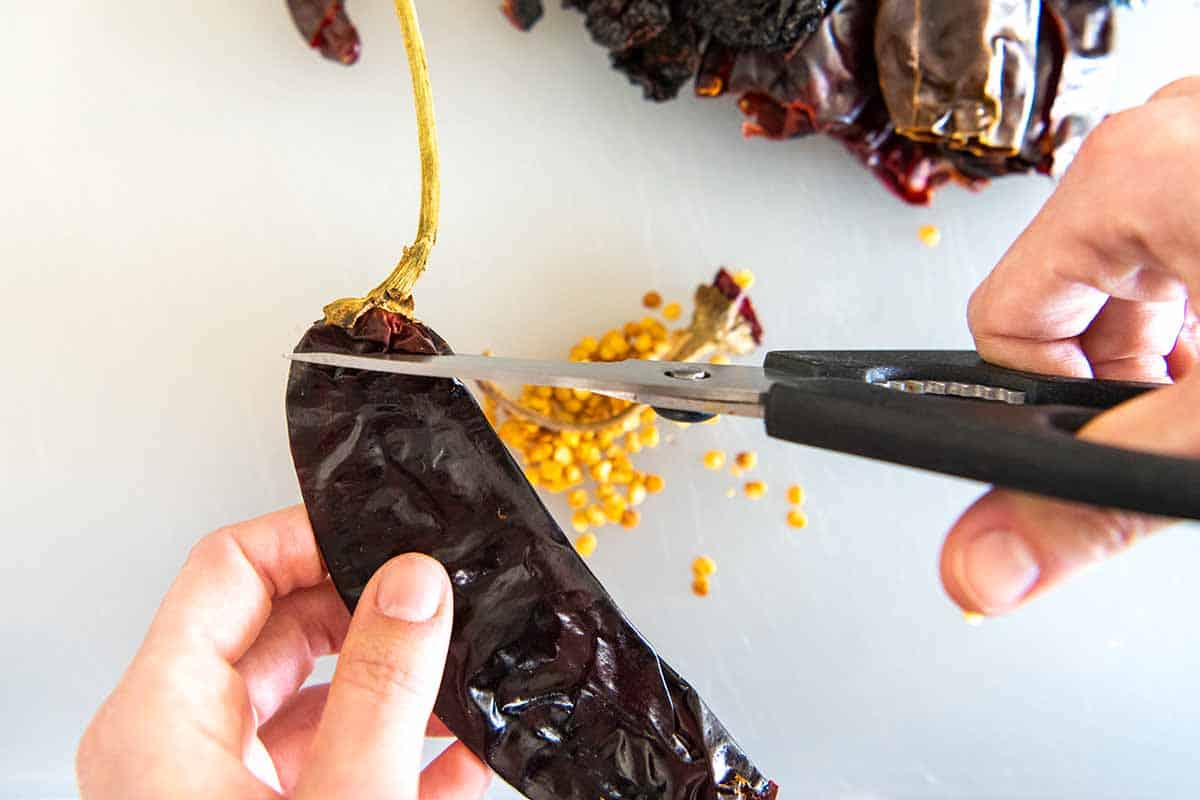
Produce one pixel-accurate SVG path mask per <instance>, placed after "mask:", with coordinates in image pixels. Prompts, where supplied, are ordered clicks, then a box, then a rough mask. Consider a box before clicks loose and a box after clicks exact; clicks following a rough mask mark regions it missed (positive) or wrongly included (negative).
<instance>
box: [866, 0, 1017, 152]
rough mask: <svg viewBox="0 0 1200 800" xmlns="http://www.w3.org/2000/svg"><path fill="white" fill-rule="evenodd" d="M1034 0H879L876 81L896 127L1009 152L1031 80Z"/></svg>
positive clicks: (975, 148)
mask: <svg viewBox="0 0 1200 800" xmlns="http://www.w3.org/2000/svg"><path fill="white" fill-rule="evenodd" d="M1040 12H1041V0H880V3H879V12H878V16H877V18H876V21H875V60H876V65H877V69H878V73H879V84H880V86H881V87H882V90H883V97H884V100H885V101H886V102H887V106H888V111H889V113H890V115H891V118H892V122H893V123H894V124H895V126H896V129H897V131H899V133H901V134H902V135H904V136H907V137H909V138H910V139H917V140H923V141H933V142H941V143H943V144H945V145H947V146H948V147H951V148H953V149H963V150H970V151H972V152H976V153H982V154H987V153H989V152H992V151H995V152H998V153H1000V154H1002V155H1005V156H1009V155H1015V154H1016V153H1017V152H1018V151H1019V150H1020V149H1021V145H1022V143H1023V142H1024V139H1025V130H1026V127H1027V125H1028V122H1029V116H1030V112H1031V110H1032V107H1033V95H1034V91H1035V89H1036V84H1037V40H1038V21H1039V16H1040Z"/></svg>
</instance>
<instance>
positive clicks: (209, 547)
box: [187, 528, 233, 565]
mask: <svg viewBox="0 0 1200 800" xmlns="http://www.w3.org/2000/svg"><path fill="white" fill-rule="evenodd" d="M232 542H233V535H232V533H231V531H230V529H229V528H218V529H217V530H215V531H213V532H212V533H210V534H208V535H207V536H205V537H204V538H202V539H201V540H200V541H198V542H196V543H195V544H194V545H192V549H191V550H190V551H189V552H188V557H187V560H188V561H189V562H192V563H196V564H200V565H212V564H217V563H220V562H222V561H225V560H226V559H228V558H229V553H230V549H231V545H232Z"/></svg>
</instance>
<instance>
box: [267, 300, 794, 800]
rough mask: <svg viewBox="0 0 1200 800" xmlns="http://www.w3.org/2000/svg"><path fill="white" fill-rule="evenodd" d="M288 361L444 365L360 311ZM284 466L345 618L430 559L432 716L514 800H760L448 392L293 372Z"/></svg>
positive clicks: (747, 776) (384, 379)
mask: <svg viewBox="0 0 1200 800" xmlns="http://www.w3.org/2000/svg"><path fill="white" fill-rule="evenodd" d="M297 350H298V351H314V350H319V351H333V352H343V353H358V354H362V353H384V352H393V353H447V352H449V347H448V346H447V345H446V343H445V342H444V341H443V340H442V339H441V338H440V337H439V336H438V335H437V334H436V333H434V332H433V331H432V330H430V329H429V328H428V327H426V326H424V325H422V324H420V323H417V322H413V321H410V320H409V319H407V318H406V317H404V316H401V315H399V314H396V313H392V312H388V311H384V310H381V309H372V310H370V311H368V312H367V313H366V314H364V315H363V316H362V317H361V318H360V319H358V321H357V322H356V323H355V324H354V326H353V328H352V329H351V330H346V329H344V328H342V327H340V326H338V325H331V324H327V323H325V322H319V323H316V324H315V325H313V326H312V327H311V328H310V329H309V331H308V332H307V333H306V334H305V335H304V338H303V339H302V340H301V341H300V343H299V345H298V346H297ZM287 421H288V433H289V438H290V443H291V448H292V456H293V460H294V463H295V467H296V472H297V475H298V476H299V479H300V486H301V490H302V492H303V495H304V502H305V505H306V507H307V509H308V513H309V517H310V519H311V521H312V525H313V530H314V531H315V533H316V535H317V540H318V544H319V545H320V548H321V552H322V554H323V556H324V558H325V562H326V565H327V567H328V569H329V572H330V575H331V576H332V578H333V582H334V584H335V586H336V587H337V590H338V592H339V593H340V594H341V596H342V598H343V600H344V601H345V602H346V604H347V605H348V606H349V607H350V608H352V609H353V607H354V606H355V604H356V603H357V601H358V597H359V595H360V593H361V592H362V589H363V587H364V586H365V585H366V583H367V581H368V580H369V579H370V577H371V575H372V574H373V573H374V572H375V571H376V570H377V569H378V568H379V567H380V566H382V565H383V563H384V562H386V561H387V560H388V559H390V558H392V557H393V556H395V555H398V554H400V553H405V552H421V553H426V554H428V555H430V556H432V557H434V558H436V559H437V560H438V561H440V562H441V563H442V564H443V565H444V566H445V567H446V570H447V572H448V573H449V575H450V580H451V584H452V586H453V591H454V627H453V632H452V634H451V642H450V651H449V656H448V659H447V663H446V669H445V673H444V676H443V679H442V686H441V689H440V691H439V693H438V699H437V704H436V706H435V712H436V714H437V715H438V717H439V718H440V719H441V720H442V721H443V722H445V723H446V725H447V726H448V727H449V728H450V730H451V731H453V732H454V734H455V735H456V736H457V737H459V739H460V740H462V741H463V742H464V743H466V744H467V745H468V746H469V747H470V748H471V750H472V751H473V752H475V754H476V755H478V756H479V757H480V758H481V759H483V760H484V761H485V762H486V763H487V764H488V765H489V766H491V767H492V769H494V770H495V771H496V772H497V773H498V774H499V775H500V776H501V777H502V778H504V780H506V781H508V782H509V783H511V784H512V785H513V786H515V787H516V788H517V789H519V790H520V791H521V792H523V793H524V794H525V795H526V796H528V797H530V798H532V800H597V798H606V799H607V800H621V799H623V798H628V799H629V800H634V799H636V800H649V798H662V799H663V800H712V799H713V798H721V799H722V800H773V798H774V797H775V794H776V786H775V784H774V783H772V782H771V781H769V780H767V779H766V778H764V777H763V776H762V775H761V774H760V773H759V771H758V770H757V769H756V768H755V767H754V766H753V765H752V764H751V763H750V761H749V759H748V758H747V757H746V755H745V754H744V753H743V752H742V750H741V749H740V748H739V747H738V746H737V744H736V743H735V742H734V741H733V740H732V739H731V738H730V736H729V734H728V732H727V731H726V730H725V728H724V727H723V726H722V725H721V723H720V722H719V721H718V720H717V719H716V717H715V716H713V714H712V712H711V711H710V710H709V709H708V707H707V706H706V705H705V704H704V702H703V701H702V700H701V699H700V697H699V696H698V695H697V694H696V691H695V689H693V688H692V687H691V686H690V685H688V683H687V682H686V681H685V680H684V679H683V678H682V677H680V676H679V674H678V673H677V672H675V671H674V670H673V669H671V667H670V666H668V665H667V664H666V663H665V662H663V660H662V659H661V658H659V656H658V655H657V654H656V653H655V652H654V650H653V649H652V648H651V646H650V645H649V644H648V643H647V642H646V640H645V639H643V638H642V637H641V635H640V634H639V633H638V632H637V630H636V629H635V628H634V627H633V625H632V624H631V623H630V622H629V620H628V619H626V618H625V616H624V615H622V613H621V611H620V610H619V609H618V608H617V606H616V604H615V603H614V602H613V600H612V598H611V597H610V596H609V595H608V593H607V592H606V591H605V590H604V587H603V586H601V585H600V582H599V581H598V580H597V579H596V578H595V577H594V576H593V575H592V573H591V572H590V571H589V570H588V568H587V566H586V565H585V564H584V562H583V560H582V559H581V558H580V557H579V556H578V555H577V554H576V552H575V549H574V548H573V546H572V545H571V543H570V542H569V541H568V540H567V538H566V537H565V536H564V535H563V533H562V531H561V530H560V529H559V527H558V525H557V524H556V523H555V521H554V519H553V518H552V517H551V515H550V513H549V512H548V511H547V510H546V508H545V507H544V506H543V505H542V502H541V500H540V499H539V498H538V495H537V493H536V492H535V491H534V489H533V488H532V487H531V486H530V485H529V483H528V482H527V481H526V480H525V478H524V475H523V474H522V472H521V469H520V468H519V467H518V465H517V464H516V463H515V462H514V460H513V458H512V457H511V456H510V455H509V453H508V450H507V449H506V448H505V446H504V445H503V443H502V442H501V441H500V439H499V438H498V437H497V435H496V433H495V432H494V431H493V429H492V427H491V425H489V424H488V421H487V419H486V418H485V417H484V414H483V412H482V411H481V410H480V408H479V406H478V405H477V404H476V403H475V400H474V399H473V398H472V396H471V394H470V393H469V392H468V391H467V390H466V389H465V388H464V387H463V385H462V384H460V383H459V382H458V381H452V380H444V379H431V378H422V377H413V376H396V375H391V374H385V373H375V372H362V371H356V370H345V369H335V368H330V367H319V366H313V365H309V364H303V363H296V364H294V365H293V367H292V370H291V374H290V377H289V381H288V388H287Z"/></svg>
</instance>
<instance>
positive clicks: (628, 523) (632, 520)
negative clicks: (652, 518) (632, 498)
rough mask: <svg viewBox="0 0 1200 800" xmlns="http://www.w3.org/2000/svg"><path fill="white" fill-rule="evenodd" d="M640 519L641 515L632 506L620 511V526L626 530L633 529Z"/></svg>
mask: <svg viewBox="0 0 1200 800" xmlns="http://www.w3.org/2000/svg"><path fill="white" fill-rule="evenodd" d="M641 521H642V515H641V514H639V513H638V512H636V511H634V510H633V509H632V508H631V509H628V510H626V511H624V512H622V513H621V527H622V528H625V529H626V530H633V529H634V528H636V527H637V526H638V525H639V524H640V523H641Z"/></svg>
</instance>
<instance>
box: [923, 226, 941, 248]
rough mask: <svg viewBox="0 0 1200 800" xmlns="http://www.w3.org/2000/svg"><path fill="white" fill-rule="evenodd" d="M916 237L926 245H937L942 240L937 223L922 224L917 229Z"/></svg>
mask: <svg viewBox="0 0 1200 800" xmlns="http://www.w3.org/2000/svg"><path fill="white" fill-rule="evenodd" d="M917 238H918V239H920V240H921V244H923V245H925V246H926V247H937V246H938V245H939V244H941V242H942V232H941V231H940V230H938V226H937V225H922V226H921V227H920V228H918V229H917Z"/></svg>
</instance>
